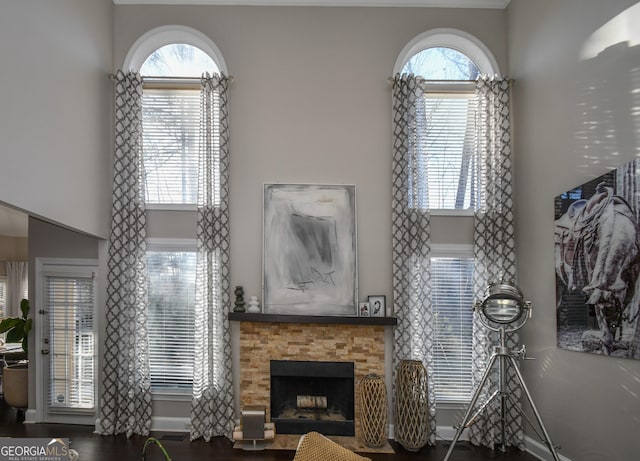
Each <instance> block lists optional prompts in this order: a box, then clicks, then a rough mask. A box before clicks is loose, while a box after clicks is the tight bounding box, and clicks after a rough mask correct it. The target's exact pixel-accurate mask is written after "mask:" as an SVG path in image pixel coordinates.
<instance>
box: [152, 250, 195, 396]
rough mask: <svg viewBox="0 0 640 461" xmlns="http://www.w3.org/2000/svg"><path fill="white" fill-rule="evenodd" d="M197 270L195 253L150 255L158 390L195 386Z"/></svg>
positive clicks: (154, 371)
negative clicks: (194, 331) (194, 330)
mask: <svg viewBox="0 0 640 461" xmlns="http://www.w3.org/2000/svg"><path fill="white" fill-rule="evenodd" d="M195 267H196V254H195V252H189V251H175V252H172V251H148V252H147V270H148V274H149V318H148V324H147V326H148V330H149V365H150V369H151V387H152V388H153V389H156V390H190V389H191V388H192V385H193V356H194V333H193V329H194V323H195Z"/></svg>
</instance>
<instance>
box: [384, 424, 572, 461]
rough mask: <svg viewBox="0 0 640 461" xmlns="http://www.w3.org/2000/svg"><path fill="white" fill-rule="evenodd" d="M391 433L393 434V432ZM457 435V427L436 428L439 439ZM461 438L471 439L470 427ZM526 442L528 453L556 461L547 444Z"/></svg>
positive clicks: (449, 439)
mask: <svg viewBox="0 0 640 461" xmlns="http://www.w3.org/2000/svg"><path fill="white" fill-rule="evenodd" d="M390 427H392V426H390ZM389 433H390V434H391V432H389ZM455 435H456V429H455V428H454V427H453V426H438V427H437V429H436V438H437V439H438V440H448V441H451V440H453V437H455ZM460 440H462V441H465V440H469V431H468V429H465V430H464V431H462V435H461V436H460ZM524 444H525V449H526V451H527V453H530V454H531V455H533V456H535V457H536V458H538V459H539V460H541V461H554V459H553V455H552V454H551V452H549V449H548V448H547V446H546V445H545V444H543V443H541V442H538V441H537V440H535V439H532V438H531V437H525V438H524ZM558 457H559V458H560V461H571V459H569V458H567V457H566V456H562V455H561V454H560V453H558Z"/></svg>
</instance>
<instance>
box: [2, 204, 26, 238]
mask: <svg viewBox="0 0 640 461" xmlns="http://www.w3.org/2000/svg"><path fill="white" fill-rule="evenodd" d="M28 223H29V216H28V215H27V214H25V213H22V212H20V211H17V210H14V209H13V208H9V207H6V206H3V205H0V236H1V237H26V236H27V228H28Z"/></svg>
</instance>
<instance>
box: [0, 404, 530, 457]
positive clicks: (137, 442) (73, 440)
mask: <svg viewBox="0 0 640 461" xmlns="http://www.w3.org/2000/svg"><path fill="white" fill-rule="evenodd" d="M0 400H1V402H0V437H21V438H22V437H25V438H26V437H52V438H53V437H61V438H69V440H70V444H71V447H72V448H74V449H75V450H77V451H78V453H79V454H80V460H79V461H86V460H91V461H110V460H114V461H133V460H141V459H142V448H143V446H144V442H145V440H146V439H147V438H146V437H141V436H133V437H131V438H127V437H125V436H124V435H120V436H100V435H96V434H94V433H93V427H91V426H79V425H70V424H22V423H21V422H19V419H20V417H19V415H17V413H16V410H15V409H13V408H10V407H8V406H7V405H6V404H5V402H4V400H3V399H1V398H0ZM152 435H153V436H154V437H156V438H157V439H158V440H160V442H161V443H162V445H163V446H164V447H165V448H166V450H167V452H168V453H169V455H170V456H171V458H172V460H173V461H200V460H202V461H204V460H207V461H211V460H216V461H290V460H292V459H293V456H294V454H295V452H294V451H287V450H265V451H244V450H239V449H235V448H233V443H232V442H231V441H230V440H228V439H226V438H223V437H218V438H216V439H214V440H213V441H212V442H211V443H207V442H204V441H203V440H198V441H195V442H189V439H188V435H187V434H167V433H154V434H152ZM176 436H177V437H176ZM181 436H184V438H183V440H175V439H179V438H182V437H181ZM391 445H392V446H393V448H394V450H395V451H396V454H377V453H376V454H371V453H368V454H364V456H367V457H369V458H371V459H372V460H373V461H425V460H427V461H431V460H434V461H435V460H438V461H440V460H442V459H444V457H445V454H446V452H447V449H448V445H449V444H448V443H446V442H439V443H438V444H437V446H436V447H425V448H423V449H422V450H421V451H419V452H417V453H411V452H408V451H406V450H404V449H403V448H402V447H401V446H400V445H398V444H397V443H395V442H394V441H391ZM164 459H165V458H164V456H163V454H162V453H161V451H160V450H159V449H158V447H156V446H150V447H149V448H148V450H147V460H148V461H155V460H158V461H159V460H164ZM490 459H497V460H501V461H512V460H517V461H536V460H537V458H536V457H534V456H532V455H530V454H528V453H525V452H521V451H519V450H510V451H509V452H508V453H502V452H501V451H499V450H496V451H491V450H487V449H483V448H476V447H473V446H470V445H468V444H466V443H458V444H457V445H456V448H455V450H454V452H453V455H452V456H451V461H472V460H473V461H482V460H490Z"/></svg>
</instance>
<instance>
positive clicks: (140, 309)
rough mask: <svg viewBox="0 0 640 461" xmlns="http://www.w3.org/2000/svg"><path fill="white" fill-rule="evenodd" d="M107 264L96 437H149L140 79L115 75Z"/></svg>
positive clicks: (121, 74) (149, 399) (129, 74)
mask: <svg viewBox="0 0 640 461" xmlns="http://www.w3.org/2000/svg"><path fill="white" fill-rule="evenodd" d="M113 174H114V177H113V203H112V211H111V232H110V235H109V254H108V260H107V300H106V339H105V348H104V349H105V353H104V357H103V360H102V395H101V398H100V418H99V420H98V423H97V424H96V431H97V432H98V433H99V434H104V435H112V434H121V433H126V434H127V436H128V437H129V436H131V435H132V434H139V435H148V434H149V430H150V429H151V377H150V371H149V338H148V336H149V335H148V332H147V316H148V300H147V273H146V241H145V239H146V231H145V206H144V194H143V181H142V177H143V164H142V78H141V77H140V75H139V74H138V73H133V72H128V73H124V72H122V71H118V73H117V74H116V76H115V152H114V172H113Z"/></svg>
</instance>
